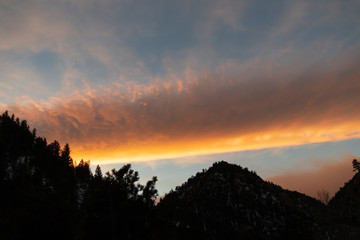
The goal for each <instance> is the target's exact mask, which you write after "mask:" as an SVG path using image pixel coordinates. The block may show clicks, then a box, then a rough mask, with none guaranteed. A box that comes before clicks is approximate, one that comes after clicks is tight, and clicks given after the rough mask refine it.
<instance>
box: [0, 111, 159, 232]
mask: <svg viewBox="0 0 360 240" xmlns="http://www.w3.org/2000/svg"><path fill="white" fill-rule="evenodd" d="M155 179H156V178H155ZM138 180H139V175H138V173H137V172H135V171H134V170H132V169H131V165H129V164H128V165H125V166H123V167H122V168H120V169H119V170H116V169H113V170H112V171H111V172H110V173H107V174H106V176H105V177H103V175H102V172H101V168H100V166H97V167H96V170H95V174H94V175H93V174H92V172H91V170H90V161H84V160H81V161H80V162H79V164H74V161H73V159H72V157H71V149H70V146H69V144H65V146H64V147H63V148H61V146H60V144H59V142H57V141H54V142H52V143H50V144H48V143H47V141H46V139H45V138H41V137H38V136H37V133H36V130H35V129H34V130H32V131H31V130H30V127H29V126H28V124H27V121H26V120H22V121H21V120H20V119H19V118H15V115H12V116H11V117H10V116H9V114H8V112H7V111H6V112H4V113H3V114H2V115H1V116H0V192H1V197H0V232H1V237H0V238H1V239H32V238H34V239H104V238H109V239H135V238H136V239H138V238H139V237H144V236H145V232H148V231H149V229H148V227H146V226H150V223H149V221H150V220H149V219H150V217H149V212H150V209H151V208H152V206H153V204H149V203H148V202H143V201H141V200H142V198H143V193H142V190H143V189H148V190H147V191H148V192H147V194H148V195H149V196H148V198H149V199H154V197H156V189H155V182H156V181H155V182H154V178H153V179H152V180H150V181H149V182H151V183H153V184H149V186H148V185H147V187H146V186H142V185H140V184H138ZM151 194H153V195H151Z"/></svg>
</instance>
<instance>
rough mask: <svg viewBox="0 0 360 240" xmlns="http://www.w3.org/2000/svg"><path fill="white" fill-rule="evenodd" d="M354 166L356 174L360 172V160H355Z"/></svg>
mask: <svg viewBox="0 0 360 240" xmlns="http://www.w3.org/2000/svg"><path fill="white" fill-rule="evenodd" d="M352 165H353V169H354V170H353V171H354V172H355V171H357V172H360V162H359V161H358V160H356V159H354V160H353V161H352Z"/></svg>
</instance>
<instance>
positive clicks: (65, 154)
mask: <svg viewBox="0 0 360 240" xmlns="http://www.w3.org/2000/svg"><path fill="white" fill-rule="evenodd" d="M70 153H71V150H70V147H69V144H67V143H66V144H65V146H64V148H63V149H62V151H61V156H60V158H61V160H63V161H64V163H65V164H66V165H67V166H70V167H73V166H74V163H73V159H72V158H71V156H70Z"/></svg>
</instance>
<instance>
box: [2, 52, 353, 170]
mask: <svg viewBox="0 0 360 240" xmlns="http://www.w3.org/2000/svg"><path fill="white" fill-rule="evenodd" d="M359 50H360V49H359V47H353V48H351V49H349V50H348V51H346V52H343V53H341V54H339V55H338V56H337V57H335V58H333V59H332V60H331V61H328V62H323V63H310V64H306V63H303V61H302V60H300V61H299V62H298V64H297V65H295V64H294V62H296V59H295V58H293V59H292V61H291V62H290V63H287V62H286V61H285V60H279V59H276V61H275V60H274V59H269V60H266V59H264V58H263V59H261V60H256V59H255V60H253V61H251V62H247V63H246V64H239V63H236V62H228V63H226V64H223V65H221V66H220V67H218V68H217V69H216V70H214V71H205V72H203V73H202V74H194V71H192V70H191V68H190V67H188V68H187V69H186V70H185V71H184V74H183V75H182V76H180V77H179V76H177V75H173V74H172V73H171V71H170V70H169V73H168V76H167V77H166V78H161V79H160V78H154V79H153V80H152V81H151V83H149V84H138V83H135V82H124V81H116V82H113V83H112V84H107V85H101V84H96V85H95V84H91V83H88V82H86V81H85V80H83V85H84V86H85V87H84V90H82V91H79V90H75V91H74V92H73V93H71V94H68V95H63V96H62V97H54V98H52V99H51V100H50V101H43V102H37V101H32V100H31V99H28V98H25V99H24V102H20V103H16V104H9V105H7V108H8V109H9V110H10V111H13V112H15V113H16V114H18V115H20V116H21V117H23V118H26V119H29V120H32V123H33V126H34V127H36V128H38V130H39V133H40V134H41V135H44V136H47V137H48V138H49V139H50V140H53V139H58V140H60V141H61V142H69V143H70V144H71V146H72V148H73V154H74V155H75V157H79V158H89V159H93V160H94V161H95V162H96V161H99V162H103V163H105V162H109V163H110V162H126V161H144V160H150V159H152V160H153V159H163V158H174V157H180V156H188V155H196V154H209V153H218V152H229V151H240V150H249V149H261V148H268V147H278V146H286V145H301V144H306V143H313V142H325V141H337V140H344V139H349V138H355V137H360V127H359V126H360V124H359V121H360V120H359V119H360V109H359V108H358V103H359V102H360V94H359V92H360V81H359V76H360V69H359V68H358V63H359V62H360V55H359V54H358V53H359V52H360V51H359ZM310 62H311V61H310Z"/></svg>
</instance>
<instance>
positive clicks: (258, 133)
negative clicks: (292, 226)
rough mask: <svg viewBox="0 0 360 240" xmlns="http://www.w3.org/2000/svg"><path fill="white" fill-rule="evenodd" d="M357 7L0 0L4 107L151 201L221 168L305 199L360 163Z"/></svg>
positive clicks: (331, 187) (201, 0)
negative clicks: (150, 185)
mask: <svg viewBox="0 0 360 240" xmlns="http://www.w3.org/2000/svg"><path fill="white" fill-rule="evenodd" d="M359 12H360V1H359V0H349V1H340V0H312V1H306V0H304V1H277V0H275V1H256V0H255V1H247V0H244V1H241V0H236V1H232V0H222V1H215V0H214V1H212V0H206V1H205V0H197V1H190V0H183V1H179V0H172V1H160V0H153V1H146V0H144V1H141V0H139V1H138V0H134V1H131V0H124V1H118V0H102V1H95V0H86V1H85V0H77V1H71V0H52V1H45V0H28V1H18V0H14V1H7V0H0V36H1V37H0V108H1V111H5V110H8V111H9V112H10V113H15V114H16V116H19V117H20V118H22V119H26V120H27V121H28V122H29V124H30V126H31V127H34V128H36V129H37V133H38V135H39V136H44V137H46V138H47V140H48V141H49V142H51V141H54V140H55V139H56V140H58V141H59V142H60V144H62V145H64V144H65V143H69V144H70V147H71V149H72V156H73V158H74V160H75V161H80V160H81V159H85V160H90V161H91V163H92V165H93V166H96V164H99V165H100V166H101V167H102V168H103V169H104V170H110V169H111V168H119V167H121V166H122V165H123V164H124V163H132V164H133V168H134V169H135V170H138V171H139V173H140V177H141V179H142V181H146V180H147V179H150V178H151V177H152V176H153V175H156V176H158V178H159V182H158V185H157V186H158V189H159V192H160V194H164V193H166V192H168V191H169V190H170V189H171V188H175V186H177V185H179V184H181V183H182V182H184V181H185V180H186V179H187V178H189V177H190V176H191V175H195V174H196V172H197V171H201V170H202V169H204V168H205V169H206V168H208V167H209V166H210V165H211V164H212V163H213V162H216V161H220V160H225V161H228V162H232V163H236V164H240V165H241V166H243V167H248V168H249V169H250V170H254V171H256V172H257V173H258V174H259V175H260V176H261V177H262V178H264V179H267V180H269V181H272V182H274V183H276V184H279V185H281V186H283V187H285V188H287V189H291V190H297V191H300V192H303V193H306V194H309V195H312V196H314V195H316V191H318V190H321V189H325V190H328V191H329V192H330V193H331V194H334V193H335V192H336V191H337V189H338V188H339V187H341V186H342V185H343V183H344V182H345V181H348V180H349V179H350V178H351V176H352V175H353V172H352V167H351V160H352V159H353V158H357V157H358V156H360V148H359V144H360V107H359V103H360V94H359V92H360V67H359V63H360V15H359V14H358V13H359Z"/></svg>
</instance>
